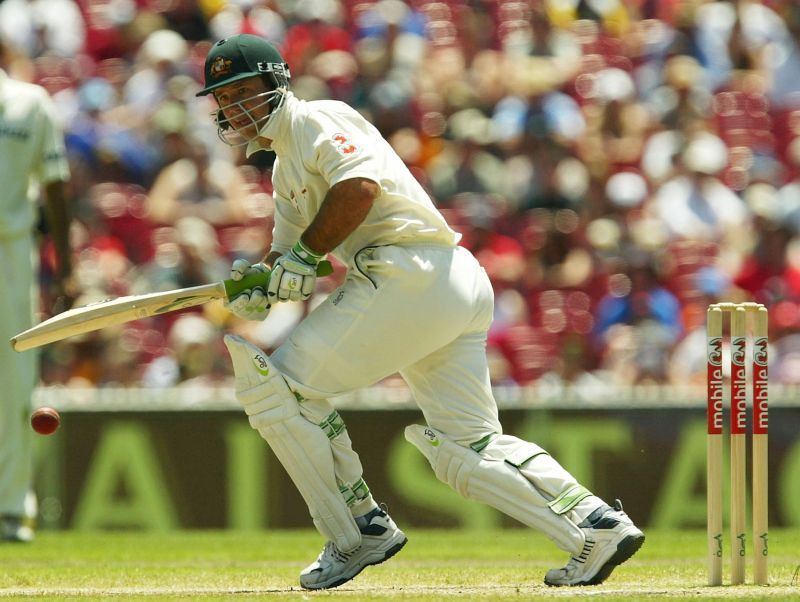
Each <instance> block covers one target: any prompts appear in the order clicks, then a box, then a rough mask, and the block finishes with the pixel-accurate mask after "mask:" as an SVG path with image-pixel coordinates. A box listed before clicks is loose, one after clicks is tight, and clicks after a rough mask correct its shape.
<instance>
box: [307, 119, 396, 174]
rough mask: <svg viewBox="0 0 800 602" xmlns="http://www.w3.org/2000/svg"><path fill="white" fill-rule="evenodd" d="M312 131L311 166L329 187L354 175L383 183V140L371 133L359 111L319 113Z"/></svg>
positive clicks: (311, 126) (312, 125)
mask: <svg viewBox="0 0 800 602" xmlns="http://www.w3.org/2000/svg"><path fill="white" fill-rule="evenodd" d="M309 133H310V134H311V135H312V136H313V142H312V147H313V149H314V154H313V157H312V160H313V162H314V163H315V165H313V166H311V167H313V168H315V171H318V172H319V173H320V175H321V176H322V177H323V178H324V179H325V181H326V182H327V183H328V186H333V185H334V184H337V183H339V182H341V181H343V180H349V179H352V178H367V179H369V180H373V181H375V182H377V183H379V184H380V181H381V179H382V178H383V177H385V174H383V173H382V165H383V161H382V160H381V157H382V155H381V153H382V152H383V149H382V148H381V147H380V145H379V143H380V142H381V140H380V139H376V137H374V136H371V135H370V134H369V128H368V123H367V122H366V120H364V118H363V117H361V116H360V115H358V114H357V113H355V112H354V115H346V116H343V115H341V114H335V115H323V116H318V117H317V118H316V119H314V121H313V123H312V124H311V125H310V128H309Z"/></svg>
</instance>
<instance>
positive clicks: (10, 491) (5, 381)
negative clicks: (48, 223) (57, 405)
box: [0, 236, 38, 516]
mask: <svg viewBox="0 0 800 602" xmlns="http://www.w3.org/2000/svg"><path fill="white" fill-rule="evenodd" d="M37 271H38V260H37V258H36V256H35V254H34V248H33V242H32V240H31V238H30V237H29V236H22V237H16V238H11V239H3V238H0V282H2V283H3V294H2V295H0V514H11V515H17V516H22V515H23V514H24V506H25V496H26V494H27V493H28V491H29V489H30V487H31V479H32V473H33V451H32V450H33V431H32V429H31V427H30V424H29V422H28V420H29V419H30V410H31V396H32V395H33V389H34V386H35V384H36V379H37V378H38V370H37V367H38V353H37V350H35V349H32V350H30V351H25V352H23V353H17V352H16V351H14V350H13V349H12V348H11V345H10V344H9V343H8V341H9V339H11V338H12V337H13V336H14V335H15V334H17V333H19V332H21V331H22V330H26V329H28V328H30V327H31V326H32V324H33V309H34V308H35V307H38V293H37V291H38V288H37V286H36V278H35V276H36V273H37ZM34 300H37V301H36V303H37V305H35V304H34V303H35V301H34Z"/></svg>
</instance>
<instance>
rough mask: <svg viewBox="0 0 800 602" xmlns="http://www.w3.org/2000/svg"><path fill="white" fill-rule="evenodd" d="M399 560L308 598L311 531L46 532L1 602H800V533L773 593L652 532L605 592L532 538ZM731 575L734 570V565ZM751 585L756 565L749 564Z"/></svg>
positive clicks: (436, 543)
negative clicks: (715, 572) (709, 579)
mask: <svg viewBox="0 0 800 602" xmlns="http://www.w3.org/2000/svg"><path fill="white" fill-rule="evenodd" d="M408 535H409V543H408V544H407V545H406V547H405V549H404V550H403V551H402V552H400V554H398V555H397V556H396V557H394V558H393V559H391V560H389V561H388V562H386V563H384V564H382V565H379V566H374V567H370V568H368V569H366V570H365V571H364V572H363V573H362V574H361V575H359V576H358V577H357V578H356V579H355V580H353V581H351V582H350V583H347V584H345V585H343V586H341V587H339V588H337V589H334V590H329V591H323V592H306V591H304V590H302V589H300V587H299V586H298V581H297V577H298V573H299V572H300V570H301V569H302V568H303V567H304V566H306V564H308V563H309V562H311V560H313V559H314V558H315V557H316V555H317V553H318V552H319V550H320V549H321V545H322V543H323V542H322V540H321V538H320V536H319V535H317V534H316V533H314V532H311V531H277V532H261V533H253V532H235V531H195V532H186V531H176V532H168V533H119V532H115V533H107V532H102V533H98V532H96V533H79V532H71V531H63V532H56V531H49V532H48V531H45V532H40V533H39V534H38V538H37V540H36V542H35V543H33V544H29V545H22V544H0V598H2V597H10V598H38V599H48V600H72V599H82V600H108V599H114V598H118V599H150V600H171V599H189V600H223V599H236V600H251V599H269V600H312V599H314V598H325V599H327V598H334V599H342V600H420V601H422V600H424V601H425V602H434V601H438V600H457V599H461V600H491V601H493V602H494V601H505V600H549V599H552V598H562V599H574V598H589V597H591V598H601V599H603V600H649V599H655V598H672V599H686V598H703V599H718V600H722V599H725V600H728V599H731V598H737V599H749V600H762V599H769V600H797V599H798V598H800V530H797V529H794V530H773V531H772V532H771V533H770V580H771V585H769V586H767V587H756V586H753V585H744V586H736V587H733V586H724V587H718V588H712V587H707V586H706V585H705V579H706V569H705V549H704V546H705V537H704V532H701V531H683V532H674V531H669V532H666V531H655V530H649V531H646V535H647V541H646V542H645V545H644V546H643V547H642V549H641V550H640V552H639V553H638V554H637V555H636V556H634V557H633V559H631V560H630V561H629V562H628V563H626V564H624V565H622V566H621V567H619V568H618V569H617V570H616V571H615V572H614V574H613V575H612V576H611V578H610V579H609V580H608V581H607V582H606V583H605V584H603V585H601V586H596V587H587V588H549V587H547V586H545V585H543V583H542V578H543V576H544V573H545V572H546V570H547V569H548V568H552V567H555V566H561V565H562V564H563V563H564V562H565V561H566V558H565V556H564V554H563V553H561V552H560V551H558V550H557V549H556V548H555V546H554V545H553V544H552V543H550V542H549V541H548V540H546V539H545V538H543V537H541V536H539V535H537V534H534V533H532V532H531V531H528V530H524V529H507V530H502V531H444V530H416V529H409V530H408ZM724 569H725V573H724V574H725V577H726V579H727V577H728V566H727V564H726V565H725V566H724ZM747 571H748V579H750V578H751V574H752V573H751V565H750V564H748V567H747Z"/></svg>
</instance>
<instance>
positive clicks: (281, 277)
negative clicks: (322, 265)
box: [267, 241, 325, 303]
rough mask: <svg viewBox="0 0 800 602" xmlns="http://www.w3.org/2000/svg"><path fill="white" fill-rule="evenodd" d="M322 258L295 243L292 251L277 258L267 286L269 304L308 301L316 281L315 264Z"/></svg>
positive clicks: (300, 244)
mask: <svg viewBox="0 0 800 602" xmlns="http://www.w3.org/2000/svg"><path fill="white" fill-rule="evenodd" d="M324 257H325V256H324V255H317V254H316V253H314V252H313V251H311V250H310V249H309V248H308V247H306V246H305V245H304V244H303V243H302V242H300V241H297V243H296V244H295V245H294V247H292V250H291V251H289V252H288V253H286V255H283V256H282V257H279V258H278V259H277V260H276V261H275V264H274V265H273V266H272V275H271V277H270V280H269V285H268V286H267V299H268V300H269V302H270V303H277V302H279V301H299V300H300V299H308V298H309V297H310V296H311V293H313V292H314V285H315V283H316V281H317V264H318V263H319V262H320V261H322V259H323V258H324Z"/></svg>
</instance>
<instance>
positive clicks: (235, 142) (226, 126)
mask: <svg viewBox="0 0 800 602" xmlns="http://www.w3.org/2000/svg"><path fill="white" fill-rule="evenodd" d="M276 97H277V102H274V100H275V98H276ZM256 98H263V99H264V100H263V102H260V103H259V104H257V105H256V106H254V107H251V108H250V109H247V108H245V106H244V104H243V103H245V102H248V101H251V100H253V99H256ZM285 99H286V89H285V88H278V89H277V90H271V91H269V92H262V93H261V94H257V95H256V96H251V97H250V98H246V99H244V100H240V101H237V102H234V103H231V104H229V105H225V106H224V107H220V108H219V109H217V110H216V111H215V112H214V113H212V115H213V117H214V120H215V121H216V123H217V136H218V137H219V139H220V140H222V141H223V142H224V143H225V144H227V145H228V146H231V147H239V146H244V145H246V144H250V142H252V141H253V140H255V139H256V138H257V137H258V133H259V132H261V130H262V129H263V128H264V127H266V125H267V123H269V120H270V119H271V118H272V116H273V115H275V113H277V112H278V110H279V109H280V108H281V107H282V106H283V102H284V100H285ZM266 105H272V110H271V111H270V112H269V113H267V114H266V115H264V116H263V117H260V118H258V119H255V118H254V117H253V115H252V111H254V110H257V109H260V108H262V107H264V106H266ZM234 106H235V107H238V108H239V110H240V111H241V112H240V113H239V114H237V115H236V116H235V117H233V118H226V117H225V113H224V111H225V109H229V108H230V107H234ZM240 119H247V120H248V121H249V123H248V124H247V125H246V126H240V127H238V128H237V127H236V126H235V125H234V124H233V121H234V120H240ZM251 127H253V128H255V130H256V135H255V136H253V137H251V138H248V137H246V136H245V135H244V134H242V130H244V129H247V128H251Z"/></svg>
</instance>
